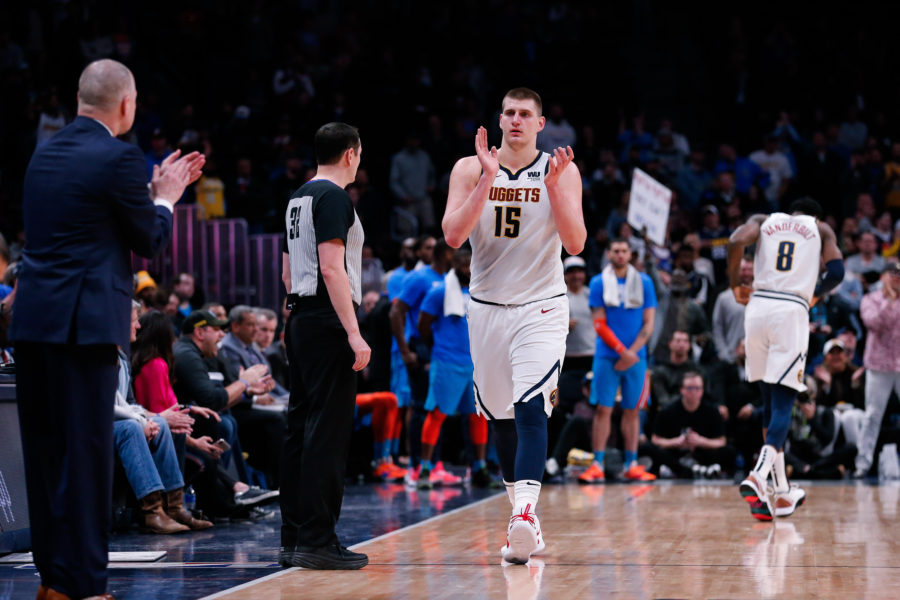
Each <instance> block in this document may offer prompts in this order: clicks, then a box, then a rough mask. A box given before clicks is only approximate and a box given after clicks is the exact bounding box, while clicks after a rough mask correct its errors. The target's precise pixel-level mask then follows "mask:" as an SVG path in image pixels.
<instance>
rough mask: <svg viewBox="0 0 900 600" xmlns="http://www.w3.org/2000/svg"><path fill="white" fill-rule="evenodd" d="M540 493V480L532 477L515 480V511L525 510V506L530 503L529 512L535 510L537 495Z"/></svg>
mask: <svg viewBox="0 0 900 600" xmlns="http://www.w3.org/2000/svg"><path fill="white" fill-rule="evenodd" d="M540 495H541V482H540V481H535V480H533V479H522V480H520V481H517V482H516V506H515V511H514V512H516V513H518V512H522V511H524V510H525V507H526V506H528V505H529V504H530V505H531V512H535V509H536V508H537V503H538V497H539V496H540Z"/></svg>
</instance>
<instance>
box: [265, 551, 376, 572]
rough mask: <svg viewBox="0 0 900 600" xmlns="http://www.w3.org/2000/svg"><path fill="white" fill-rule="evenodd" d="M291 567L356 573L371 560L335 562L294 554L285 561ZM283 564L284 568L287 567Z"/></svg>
mask: <svg viewBox="0 0 900 600" xmlns="http://www.w3.org/2000/svg"><path fill="white" fill-rule="evenodd" d="M285 562H287V566H289V567H302V568H304V569H316V570H320V571H355V570H356V569H362V568H363V567H365V566H366V565H367V564H369V558H368V557H366V558H363V559H359V560H334V559H329V558H325V557H322V556H318V555H315V554H305V553H302V552H296V553H294V556H293V558H292V559H291V560H289V561H285ZM285 562H282V563H281V564H282V566H284V565H285Z"/></svg>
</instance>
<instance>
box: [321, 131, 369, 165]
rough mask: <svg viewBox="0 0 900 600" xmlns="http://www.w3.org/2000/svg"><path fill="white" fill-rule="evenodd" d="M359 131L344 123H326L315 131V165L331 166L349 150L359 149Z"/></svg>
mask: <svg viewBox="0 0 900 600" xmlns="http://www.w3.org/2000/svg"><path fill="white" fill-rule="evenodd" d="M359 144H360V141H359V130H358V129H357V128H356V127H353V126H351V125H347V124H346V123H326V124H325V125H322V126H321V127H319V130H318V131H316V138H315V147H316V163H318V164H320V165H333V164H335V163H337V162H338V161H339V160H340V159H341V156H342V155H343V154H344V152H346V151H347V150H348V149H349V148H353V149H354V150H358V149H359Z"/></svg>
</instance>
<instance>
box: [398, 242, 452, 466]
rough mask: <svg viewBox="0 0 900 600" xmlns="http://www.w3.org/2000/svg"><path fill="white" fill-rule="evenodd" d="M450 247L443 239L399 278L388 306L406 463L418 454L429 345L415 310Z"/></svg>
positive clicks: (445, 264)
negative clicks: (426, 260)
mask: <svg viewBox="0 0 900 600" xmlns="http://www.w3.org/2000/svg"><path fill="white" fill-rule="evenodd" d="M452 256H453V249H452V248H450V246H448V245H447V243H446V242H444V240H438V241H437V243H436V244H435V247H434V257H433V260H432V261H431V265H429V266H426V267H424V268H421V269H417V270H415V271H413V272H412V273H409V274H408V275H407V276H406V277H405V278H404V279H403V284H402V287H403V291H402V292H400V296H399V297H398V298H397V299H396V300H394V302H393V303H392V305H391V313H390V319H391V331H392V332H393V334H394V339H395V341H396V342H397V347H398V349H399V351H400V356H401V358H402V360H403V364H404V365H405V366H406V370H407V372H408V375H409V389H410V406H411V407H412V410H410V411H408V414H407V429H406V431H407V438H408V440H409V450H410V453H409V457H410V465H411V466H416V467H417V466H418V460H419V456H420V454H421V447H420V446H421V436H422V424H423V423H424V421H425V400H426V398H427V396H428V369H427V365H428V362H429V361H430V356H429V348H428V346H426V345H425V344H423V343H422V340H421V338H420V336H419V332H418V329H417V328H416V324H417V322H418V319H419V309H420V307H421V305H422V301H423V300H424V299H425V295H426V294H427V293H428V291H429V290H431V288H432V287H434V286H435V285H438V284H439V283H441V282H442V281H443V279H444V274H445V273H446V272H447V271H448V270H449V268H450V260H451V257H452ZM416 474H417V471H413V470H412V469H410V472H409V481H410V482H411V483H412V482H414V480H415V476H416Z"/></svg>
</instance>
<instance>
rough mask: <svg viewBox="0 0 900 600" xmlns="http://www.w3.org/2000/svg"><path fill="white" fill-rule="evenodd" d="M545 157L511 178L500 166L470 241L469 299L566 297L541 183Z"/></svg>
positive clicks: (505, 300) (547, 158)
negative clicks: (470, 276)
mask: <svg viewBox="0 0 900 600" xmlns="http://www.w3.org/2000/svg"><path fill="white" fill-rule="evenodd" d="M549 161H550V155H549V154H547V153H546V152H541V153H538V156H537V157H536V158H535V159H534V162H532V163H531V164H530V165H528V166H527V167H524V168H523V169H520V170H519V171H518V172H516V173H513V172H511V171H509V170H508V169H506V168H505V167H503V166H501V167H500V171H498V173H497V177H496V179H495V180H494V185H493V186H492V187H491V191H490V195H489V196H488V201H487V203H486V204H485V207H484V210H483V211H482V213H481V217H480V219H479V220H478V224H477V225H476V226H475V229H474V230H472V234H471V235H470V236H469V240H470V241H471V243H472V281H471V284H470V286H469V290H470V292H471V294H472V297H473V298H476V299H477V300H484V301H487V302H494V303H497V304H525V303H527V302H533V301H535V300H542V299H544V298H550V297H552V296H556V295H559V294H564V293H565V292H566V284H565V280H564V279H563V268H562V261H561V260H560V253H561V251H562V242H561V241H560V239H559V234H558V233H557V231H556V223H555V222H554V220H553V213H552V211H551V209H550V199H549V198H548V196H547V186H546V185H545V184H544V178H545V177H546V175H547V170H548V169H549V164H550V163H549Z"/></svg>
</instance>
